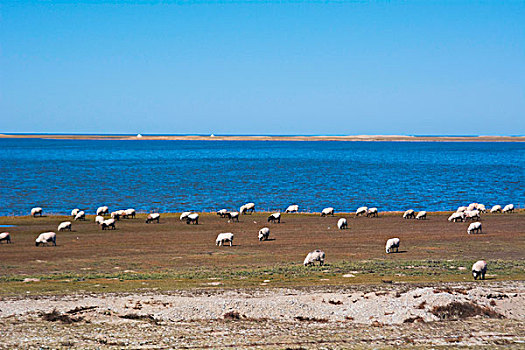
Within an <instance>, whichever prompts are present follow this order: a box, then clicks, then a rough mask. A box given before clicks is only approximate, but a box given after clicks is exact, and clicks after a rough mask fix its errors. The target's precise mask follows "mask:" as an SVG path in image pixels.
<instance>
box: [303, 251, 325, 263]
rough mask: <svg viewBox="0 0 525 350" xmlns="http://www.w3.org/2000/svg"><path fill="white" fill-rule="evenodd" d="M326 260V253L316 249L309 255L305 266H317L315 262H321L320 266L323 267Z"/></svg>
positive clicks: (305, 260)
mask: <svg viewBox="0 0 525 350" xmlns="http://www.w3.org/2000/svg"><path fill="white" fill-rule="evenodd" d="M324 258H325V254H324V252H323V251H322V250H319V249H316V250H314V251H313V252H310V253H308V255H306V258H305V259H304V262H303V265H304V266H308V265H315V262H316V261H319V266H323V264H324Z"/></svg>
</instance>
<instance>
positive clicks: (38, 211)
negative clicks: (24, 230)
mask: <svg viewBox="0 0 525 350" xmlns="http://www.w3.org/2000/svg"><path fill="white" fill-rule="evenodd" d="M37 214H38V215H39V216H42V208H40V207H36V208H33V209H31V216H33V217H35V216H37Z"/></svg>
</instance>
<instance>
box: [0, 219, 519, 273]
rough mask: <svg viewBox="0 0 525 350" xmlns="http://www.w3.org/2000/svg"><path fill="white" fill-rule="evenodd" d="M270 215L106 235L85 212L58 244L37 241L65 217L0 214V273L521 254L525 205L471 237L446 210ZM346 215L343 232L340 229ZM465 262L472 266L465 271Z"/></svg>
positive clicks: (131, 225) (124, 228)
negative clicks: (395, 247)
mask: <svg viewBox="0 0 525 350" xmlns="http://www.w3.org/2000/svg"><path fill="white" fill-rule="evenodd" d="M267 215H268V214H266V213H255V214H254V215H244V216H242V217H241V219H240V222H239V223H237V222H233V223H229V222H228V220H227V219H221V218H219V217H218V216H217V215H215V214H201V217H200V221H199V224H198V225H187V224H186V223H183V222H180V221H179V219H178V215H176V214H163V215H161V220H160V224H154V223H151V224H145V222H144V215H141V216H140V217H138V218H136V219H129V220H124V219H123V220H120V221H119V222H118V223H117V229H116V230H114V231H111V230H110V231H102V230H101V229H100V228H99V226H98V225H96V224H95V223H94V222H93V216H89V217H88V218H87V220H86V221H84V222H78V221H77V222H73V231H72V232H68V231H65V232H58V233H57V246H56V247H51V246H48V247H35V244H34V241H35V238H36V237H37V236H38V234H40V233H41V232H46V231H56V228H57V225H58V224H59V223H60V222H62V221H65V220H72V219H71V218H70V217H58V216H48V217H42V218H38V217H37V218H30V217H0V224H13V225H17V227H12V228H6V229H5V230H8V231H9V232H10V233H11V236H12V241H13V244H11V245H7V244H2V245H0V253H1V256H2V264H1V266H0V274H1V275H2V276H12V275H20V274H28V275H35V274H53V273H64V272H75V273H86V271H96V272H105V273H111V272H115V268H118V269H120V270H133V271H138V272H144V271H163V270H166V269H172V270H173V269H175V270H177V269H179V270H184V269H195V268H196V267H198V268H199V269H206V268H209V269H238V268H241V267H251V268H264V267H273V266H276V265H279V264H294V265H300V264H301V263H302V261H303V260H304V257H305V256H306V254H307V253H308V252H309V251H312V250H314V249H322V250H323V251H325V253H326V262H327V264H331V263H334V262H340V261H347V262H348V261H349V262H352V261H368V260H380V261H385V262H396V261H409V260H427V261H428V260H479V259H485V260H487V261H492V260H507V261H510V260H524V259H525V255H524V253H523V252H524V249H525V211H521V212H519V213H514V214H509V215H503V214H495V215H490V214H486V215H484V216H483V217H482V220H481V222H482V224H483V233H482V234H472V235H468V234H467V232H466V230H467V227H468V225H469V224H468V223H450V222H448V221H447V217H448V215H449V214H448V213H434V214H433V213H430V214H429V215H428V219H427V220H421V221H418V220H404V219H403V218H402V217H401V215H400V214H389V215H386V214H383V215H380V216H379V217H378V218H366V217H358V218H355V217H354V215H353V214H340V215H339V214H336V216H334V217H319V216H318V215H314V214H312V215H306V214H283V218H282V221H281V223H280V224H277V223H276V224H270V223H268V222H267V220H266V218H267ZM339 217H347V218H348V222H349V229H348V230H338V229H337V227H336V223H337V220H338V218H339ZM264 226H268V227H269V228H270V230H271V233H270V240H268V241H263V242H260V241H259V240H258V239H257V233H258V230H259V229H260V228H262V227H264ZM220 232H233V233H234V235H235V238H234V245H233V247H229V246H226V247H217V246H216V245H215V238H216V236H217V234H218V233H220ZM392 237H399V238H400V239H401V247H400V250H399V253H398V254H388V255H387V254H385V250H384V246H385V242H386V240H387V239H388V238H392ZM469 268H470V267H469Z"/></svg>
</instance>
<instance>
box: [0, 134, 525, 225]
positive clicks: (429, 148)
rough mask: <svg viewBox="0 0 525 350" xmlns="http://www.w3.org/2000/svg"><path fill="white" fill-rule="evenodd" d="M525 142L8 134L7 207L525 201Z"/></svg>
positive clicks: (0, 161) (1, 168) (395, 206)
mask: <svg viewBox="0 0 525 350" xmlns="http://www.w3.org/2000/svg"><path fill="white" fill-rule="evenodd" d="M524 180H525V143H517V142H516V143H498V142H490V143H488V142H479V143H478V142H476V143H474V142H468V143H459V142H330V141H327V142H283V141H275V142H272V141H269V142H259V141H253V142H252V141H143V140H140V141H113V140H103V141H94V140H44V139H0V215H27V214H28V213H29V210H30V209H31V207H33V206H41V207H43V208H44V212H45V213H69V211H70V210H71V209H72V208H76V207H79V208H81V209H84V210H87V212H88V213H93V212H94V210H95V209H96V208H97V207H98V206H100V205H108V206H109V207H110V209H113V210H115V209H126V208H128V207H133V208H135V209H137V210H138V211H146V212H147V211H151V210H159V211H162V212H177V211H182V210H197V211H213V210H217V209H221V208H223V207H224V208H229V209H234V208H238V207H239V206H240V205H241V204H243V203H245V202H255V203H256V209H259V210H279V209H280V210H284V208H286V206H288V205H289V204H298V205H299V206H300V208H301V210H305V211H306V210H307V211H320V210H321V209H322V208H323V207H327V206H333V207H334V208H335V209H336V211H354V210H355V209H356V208H357V207H359V206H362V205H366V206H376V207H378V208H379V210H380V211H383V210H405V209H407V208H413V209H416V210H421V209H425V210H450V209H455V208H456V207H457V206H459V205H464V204H468V203H470V202H479V203H484V204H486V205H493V204H502V205H503V204H508V203H514V204H515V205H516V206H520V207H523V206H525V185H524Z"/></svg>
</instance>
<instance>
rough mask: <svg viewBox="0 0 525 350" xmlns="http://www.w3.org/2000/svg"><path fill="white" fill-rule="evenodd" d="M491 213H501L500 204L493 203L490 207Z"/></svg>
mask: <svg viewBox="0 0 525 350" xmlns="http://www.w3.org/2000/svg"><path fill="white" fill-rule="evenodd" d="M490 212H491V213H501V205H495V206H493V207H492V209H490Z"/></svg>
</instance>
